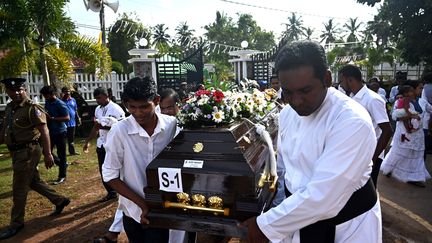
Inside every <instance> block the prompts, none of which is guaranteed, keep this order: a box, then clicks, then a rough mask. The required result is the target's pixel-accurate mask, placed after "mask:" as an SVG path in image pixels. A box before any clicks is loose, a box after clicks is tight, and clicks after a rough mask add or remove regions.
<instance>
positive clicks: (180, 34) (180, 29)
mask: <svg viewBox="0 0 432 243" xmlns="http://www.w3.org/2000/svg"><path fill="white" fill-rule="evenodd" d="M175 30H176V32H177V33H176V36H177V43H178V44H179V45H180V46H183V45H187V42H188V40H190V38H191V37H192V36H193V32H195V30H193V29H189V25H188V24H187V22H180V24H179V25H178V26H177V28H176V29H175Z"/></svg>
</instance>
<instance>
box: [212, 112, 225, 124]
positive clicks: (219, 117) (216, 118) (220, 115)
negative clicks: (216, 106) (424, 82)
mask: <svg viewBox="0 0 432 243" xmlns="http://www.w3.org/2000/svg"><path fill="white" fill-rule="evenodd" d="M212 116H213V121H215V122H216V123H220V122H222V120H223V119H225V113H224V112H223V111H216V112H213V113H212Z"/></svg>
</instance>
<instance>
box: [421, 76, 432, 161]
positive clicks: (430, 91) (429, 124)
mask: <svg viewBox="0 0 432 243" xmlns="http://www.w3.org/2000/svg"><path fill="white" fill-rule="evenodd" d="M422 81H423V83H424V89H423V92H422V95H421V98H422V99H421V100H420V101H421V103H422V104H423V106H426V104H425V103H423V102H427V103H428V104H431V105H432V72H430V73H425V74H424V75H423V77H422ZM423 110H424V109H423ZM422 120H423V130H424V132H425V156H426V154H427V153H428V152H430V151H432V134H431V131H432V119H430V116H429V114H428V113H425V115H424V117H423V118H422Z"/></svg>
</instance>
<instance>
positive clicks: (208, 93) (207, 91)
mask: <svg viewBox="0 0 432 243" xmlns="http://www.w3.org/2000/svg"><path fill="white" fill-rule="evenodd" d="M210 94H211V92H210V90H204V89H201V90H198V91H197V92H195V95H196V96H201V95H207V96H209V95H210Z"/></svg>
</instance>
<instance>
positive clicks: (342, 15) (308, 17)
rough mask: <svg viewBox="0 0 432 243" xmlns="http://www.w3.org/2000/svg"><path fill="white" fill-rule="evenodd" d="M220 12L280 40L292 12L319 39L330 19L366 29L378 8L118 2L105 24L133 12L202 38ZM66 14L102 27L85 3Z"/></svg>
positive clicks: (194, 0) (336, 2) (340, 3)
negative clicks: (243, 16) (244, 18)
mask: <svg viewBox="0 0 432 243" xmlns="http://www.w3.org/2000/svg"><path fill="white" fill-rule="evenodd" d="M233 2H237V3H244V4H249V5H255V6H258V7H251V6H245V5H241V4H235V3H233ZM262 7H264V8H262ZM265 8H267V9H265ZM268 8H272V9H274V10H271V9H268ZM218 10H219V11H221V12H224V13H226V14H227V15H228V16H229V17H232V18H233V19H234V21H236V20H237V16H238V15H237V14H238V13H248V14H251V15H252V16H253V18H254V19H255V21H256V22H257V24H258V25H259V26H261V28H262V29H264V30H266V31H273V32H274V34H275V36H276V38H279V37H280V35H281V33H282V31H283V30H284V28H285V25H284V23H287V22H288V17H289V16H291V12H296V15H297V16H301V19H302V20H303V24H304V26H305V27H312V28H313V29H314V35H313V36H314V37H315V38H318V36H319V35H320V34H321V32H322V31H323V30H324V25H323V23H324V22H327V21H328V19H330V18H334V22H335V23H337V24H338V27H339V28H342V27H343V25H344V24H345V23H347V22H348V21H349V18H355V17H358V20H359V21H361V22H363V23H364V24H363V27H364V26H365V23H366V22H367V21H370V20H373V16H374V15H375V14H376V13H377V11H378V6H375V7H369V6H367V5H363V4H360V3H357V1H355V0H325V1H322V0H300V1H299V0H265V1H263V0H238V1H237V0H119V8H118V11H117V13H114V12H113V11H112V10H111V9H109V8H105V23H106V27H107V28H108V27H109V26H110V25H112V24H113V23H114V22H115V20H116V19H117V18H118V16H119V15H121V14H122V13H131V12H134V13H135V14H136V15H137V16H138V18H139V19H140V21H141V22H142V23H143V24H144V25H145V26H148V27H152V26H155V25H156V24H162V23H163V24H165V25H166V26H168V28H169V29H168V33H169V34H170V35H171V36H174V35H175V28H176V26H177V25H178V24H179V23H180V22H187V23H188V25H189V26H190V27H191V28H192V29H194V30H195V35H198V36H200V35H202V34H203V33H205V30H204V26H205V25H208V24H211V23H213V22H214V21H215V19H216V11H218ZM65 11H66V14H67V15H68V16H69V17H71V18H72V20H73V21H74V22H76V23H77V24H79V25H80V26H82V24H85V25H88V26H93V28H99V26H100V24H99V14H98V13H96V12H93V11H91V10H88V11H87V10H86V9H85V6H84V3H83V0H70V2H69V3H68V5H67V6H66V8H65ZM77 30H78V32H79V33H80V34H82V35H86V36H90V37H94V38H97V37H98V35H99V31H98V30H95V29H91V28H84V27H78V29H77ZM238 46H240V43H239V44H238Z"/></svg>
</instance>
